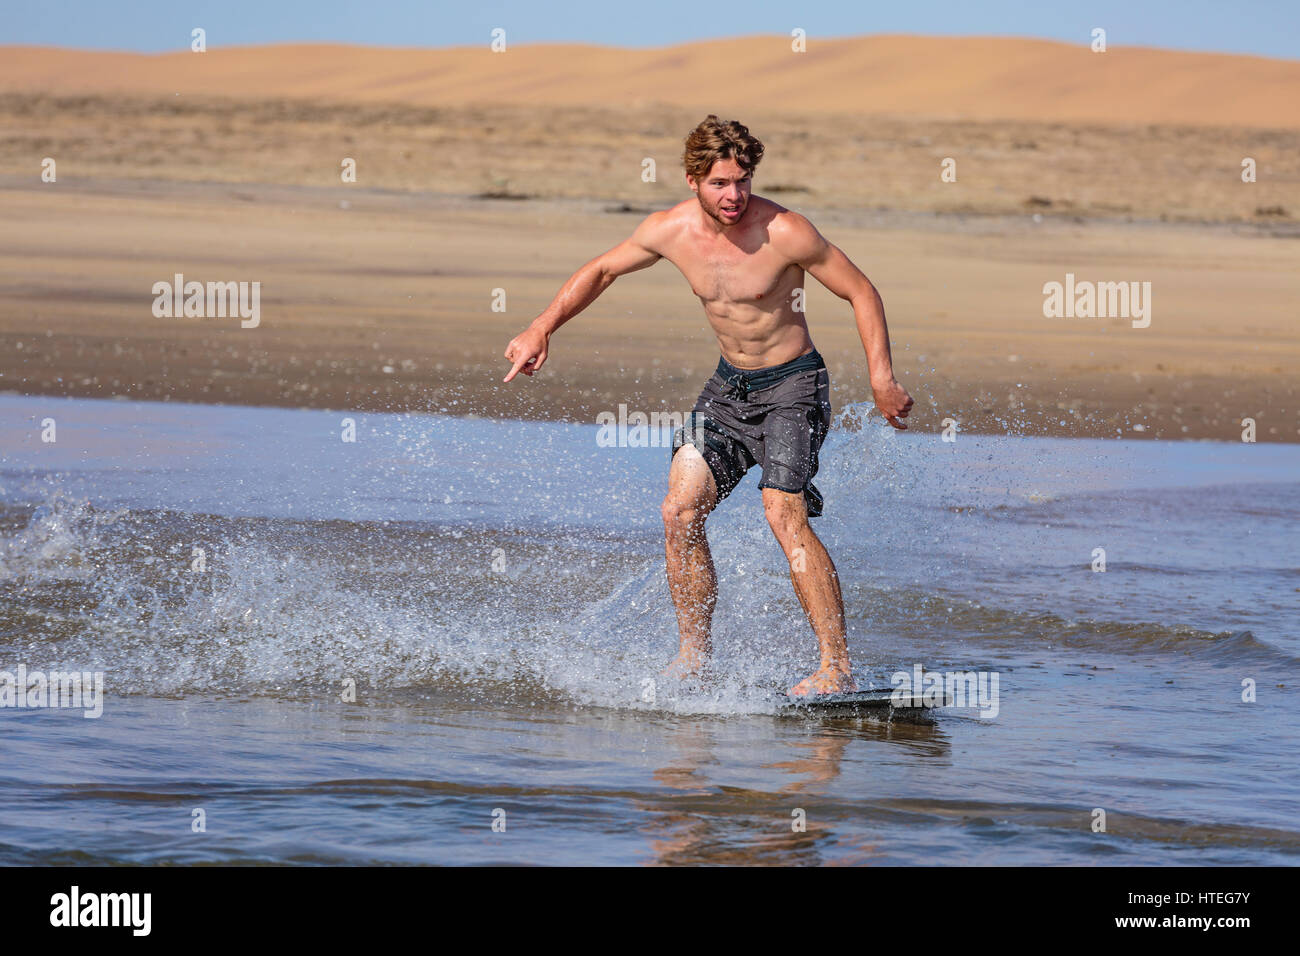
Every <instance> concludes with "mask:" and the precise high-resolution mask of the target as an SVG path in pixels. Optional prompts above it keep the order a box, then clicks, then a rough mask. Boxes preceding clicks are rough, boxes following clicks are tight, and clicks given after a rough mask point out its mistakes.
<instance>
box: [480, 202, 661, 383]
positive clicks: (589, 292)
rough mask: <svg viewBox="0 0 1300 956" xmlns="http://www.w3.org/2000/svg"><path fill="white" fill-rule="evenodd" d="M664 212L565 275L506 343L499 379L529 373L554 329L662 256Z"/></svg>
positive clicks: (542, 356) (538, 365) (536, 366)
mask: <svg viewBox="0 0 1300 956" xmlns="http://www.w3.org/2000/svg"><path fill="white" fill-rule="evenodd" d="M666 215H667V214H666V213H664V212H655V213H651V214H650V215H649V216H647V217H646V218H645V219H644V220H642V222H641V224H640V225H639V226H637V228H636V231H635V232H633V233H632V235H631V237H629V238H628V239H626V240H624V241H623V242H621V243H619V244H618V245H617V246H615V247H614V248H613V249H610V250H609V251H608V252H606V253H603V254H602V255H599V256H597V257H596V258H595V259H592V260H591V261H590V262H588V263H587V264H586V265H585V266H583V267H582V268H581V269H579V270H578V271H577V272H575V273H574V274H573V275H572V276H570V277H569V280H568V281H567V282H565V283H564V285H563V286H561V287H560V291H559V292H557V293H556V295H555V299H554V300H552V302H551V304H550V305H549V306H547V307H546V310H545V311H544V312H542V314H541V315H539V316H538V317H537V318H535V319H533V321H532V324H531V325H529V326H528V328H527V329H525V330H524V331H523V332H521V333H519V334H518V335H516V336H515V337H514V338H513V339H511V340H510V344H509V345H507V346H506V352H505V357H506V358H507V359H508V360H510V361H511V362H513V363H514V367H513V368H512V369H511V370H510V373H509V374H508V375H506V377H505V379H503V381H506V382H508V381H510V380H511V379H512V378H514V377H515V376H516V375H517V374H519V373H520V372H523V373H524V374H525V375H532V374H533V372H535V371H537V370H538V369H539V368H541V367H542V363H543V362H545V361H546V354H547V345H548V342H549V340H550V338H551V336H552V335H553V334H554V333H555V330H556V329H558V328H559V327H560V326H561V325H563V324H564V323H565V322H567V321H569V319H571V318H573V317H574V316H575V315H577V314H578V313H579V312H581V311H582V310H583V309H585V308H586V307H587V306H589V305H591V303H592V302H594V301H596V298H597V297H598V296H599V295H600V294H601V293H602V292H604V291H605V290H606V289H608V288H609V287H610V286H611V285H612V284H613V283H614V280H615V279H617V278H618V277H619V276H621V275H626V274H627V273H629V272H636V271H637V270H638V269H646V268H648V267H650V266H652V265H654V264H655V263H656V262H658V261H659V260H660V259H661V258H662V253H660V252H658V251H657V248H658V246H659V241H660V231H661V229H662V227H663V221H664V218H665V217H666Z"/></svg>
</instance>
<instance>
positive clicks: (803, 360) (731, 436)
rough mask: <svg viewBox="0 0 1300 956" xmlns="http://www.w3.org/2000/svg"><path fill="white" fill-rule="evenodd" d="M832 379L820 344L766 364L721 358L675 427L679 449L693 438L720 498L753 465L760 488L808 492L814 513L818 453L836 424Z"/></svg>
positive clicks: (819, 501)
mask: <svg viewBox="0 0 1300 956" xmlns="http://www.w3.org/2000/svg"><path fill="white" fill-rule="evenodd" d="M830 394H831V383H830V376H829V374H828V373H827V371H826V363H825V362H824V361H822V357H821V354H820V353H819V352H818V351H817V350H816V349H813V350H812V351H811V352H805V353H804V354H803V355H800V356H799V357H798V358H795V359H791V360H790V361H789V362H785V363H783V364H781V365H771V366H768V367H767V368H757V369H742V368H737V367H736V366H734V365H732V364H731V363H730V362H728V361H727V360H726V359H724V358H719V360H718V368H717V371H715V372H714V373H713V376H712V377H711V378H710V379H709V380H708V381H707V382H705V383H704V391H702V392H701V393H700V397H699V398H698V399H697V400H696V402H695V408H694V409H693V410H692V411H691V413H690V415H688V416H687V417H686V420H685V421H684V422H683V423H682V427H681V428H679V429H677V431H676V432H675V433H674V434H673V447H672V455H676V454H677V449H679V448H681V447H682V445H685V444H687V443H688V442H689V443H690V444H692V445H694V446H695V448H696V449H697V450H698V451H699V453H700V454H701V455H702V456H703V457H704V460H705V462H706V463H708V466H709V470H710V471H711V472H712V473H713V480H714V482H715V483H716V484H717V488H718V500H719V501H721V500H722V499H723V498H725V497H727V495H729V494H731V492H732V490H733V489H734V488H735V487H736V485H738V484H739V483H740V479H741V478H743V477H744V476H745V473H746V472H747V471H749V469H750V468H752V467H754V465H762V466H763V479H762V480H761V481H760V482H759V483H758V487H760V488H776V489H778V490H780V491H785V492H789V493H790V494H798V493H799V492H803V493H804V496H805V500H806V501H807V505H808V517H810V518H815V517H818V516H819V515H821V513H822V505H823V503H824V502H823V500H822V496H821V493H820V492H819V491H818V490H817V489H816V487H814V486H813V484H812V479H813V476H814V475H816V474H817V454H818V452H819V451H820V450H821V446H822V442H823V441H824V440H825V439H826V432H827V431H829V430H830V424H831V401H830Z"/></svg>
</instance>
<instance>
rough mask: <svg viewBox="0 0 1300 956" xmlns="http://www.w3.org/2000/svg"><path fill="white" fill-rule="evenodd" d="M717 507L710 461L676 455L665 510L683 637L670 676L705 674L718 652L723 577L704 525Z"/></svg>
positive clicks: (685, 450)
mask: <svg viewBox="0 0 1300 956" xmlns="http://www.w3.org/2000/svg"><path fill="white" fill-rule="evenodd" d="M717 503H718V489H717V482H715V481H714V479H713V472H712V471H710V470H709V466H708V463H707V462H705V460H704V456H703V455H701V454H700V452H699V449H697V448H696V447H695V446H694V445H689V444H687V445H683V446H682V447H681V448H679V449H678V450H677V453H676V454H675V455H674V456H673V462H672V467H671V468H670V469H669V472H668V496H667V497H666V498H664V503H663V509H662V510H663V516H664V550H665V551H666V553H667V559H668V590H669V592H670V593H671V594H672V598H673V605H674V606H675V607H676V608H677V630H678V632H679V633H680V635H681V648H680V650H679V651H678V652H677V659H676V660H674V661H673V662H672V663H671V664H669V665H668V668H667V669H666V670H665V671H664V674H665V676H668V677H686V676H688V675H691V674H696V675H699V674H702V673H703V672H704V669H705V667H706V666H707V664H708V660H709V655H710V653H711V652H712V650H713V646H712V643H711V641H710V637H709V627H710V625H711V624H712V621H713V608H714V606H715V605H716V604H717V601H718V576H717V574H716V573H715V572H714V570H713V556H712V555H711V554H710V553H709V542H708V539H707V538H706V537H705V535H704V521H705V519H706V518H707V517H708V516H709V512H711V511H712V510H713V509H714V507H716V506H717Z"/></svg>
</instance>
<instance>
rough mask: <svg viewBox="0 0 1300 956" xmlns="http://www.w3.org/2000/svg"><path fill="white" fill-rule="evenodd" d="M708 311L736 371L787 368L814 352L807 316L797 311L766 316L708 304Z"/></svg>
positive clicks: (742, 308) (749, 309)
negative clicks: (801, 357)
mask: <svg viewBox="0 0 1300 956" xmlns="http://www.w3.org/2000/svg"><path fill="white" fill-rule="evenodd" d="M704 311H705V314H706V315H707V316H708V317H709V325H711V326H712V327H713V333H714V334H715V335H716V336H717V337H718V348H719V349H721V351H722V357H723V358H724V359H726V360H727V361H728V362H730V363H731V364H732V365H734V366H736V368H743V369H759V368H769V367H770V366H773V365H783V364H784V363H786V362H790V361H793V360H794V359H797V358H798V357H799V356H801V355H803V354H805V353H806V352H810V351H811V350H812V348H813V342H812V336H810V335H809V334H808V323H807V322H806V321H805V320H804V317H803V313H801V312H795V311H794V310H793V309H788V308H782V309H780V310H778V311H776V312H764V311H762V310H761V309H755V308H753V307H746V306H739V307H738V306H734V305H733V306H731V307H730V308H726V307H724V308H722V309H719V308H717V307H716V306H714V307H710V305H709V303H705V305H704Z"/></svg>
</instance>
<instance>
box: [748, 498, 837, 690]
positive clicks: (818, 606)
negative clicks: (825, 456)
mask: <svg viewBox="0 0 1300 956" xmlns="http://www.w3.org/2000/svg"><path fill="white" fill-rule="evenodd" d="M763 512H764V514H766V516H767V523H768V525H770V526H771V528H772V533H773V534H775V535H776V540H777V541H779V542H780V544H781V550H783V551H784V552H785V556H786V559H787V560H788V561H789V562H790V581H791V582H792V583H793V584H794V592H795V594H796V595H797V596H798V598H799V603H800V604H801V605H803V610H804V613H805V614H806V615H808V623H809V624H811V625H812V629H813V633H815V634H816V635H817V643H818V645H820V648H821V666H820V667H818V669H817V672H816V673H815V674H813V675H812V676H811V677H806V678H804V679H803V680H802V681H800V682H799V683H798V684H796V685H795V686H794V687H792V688H790V691H789V692H790V694H792V695H795V696H802V695H804V694H809V693H813V694H830V693H835V692H837V691H850V690H857V689H858V685H857V684H856V683H854V681H853V675H852V673H851V667H850V665H849V645H848V640H847V637H846V632H845V626H844V598H843V597H842V596H841V594H840V577H839V573H838V572H837V571H836V570H835V562H833V561H832V560H831V556H830V554H829V553H828V552H827V551H826V547H825V545H823V544H822V543H821V539H820V538H818V537H817V535H816V534H815V533H814V532H813V530H812V527H811V526H810V525H809V524H808V509H807V505H806V504H805V502H804V496H803V494H802V493H799V494H790V493H789V492H786V491H780V490H779V489H776V488H764V489H763Z"/></svg>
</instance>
